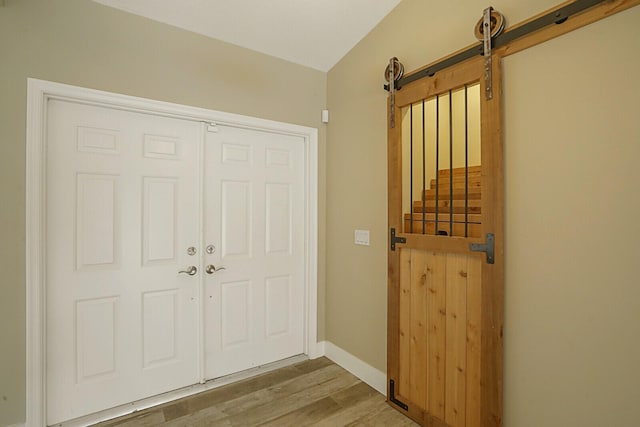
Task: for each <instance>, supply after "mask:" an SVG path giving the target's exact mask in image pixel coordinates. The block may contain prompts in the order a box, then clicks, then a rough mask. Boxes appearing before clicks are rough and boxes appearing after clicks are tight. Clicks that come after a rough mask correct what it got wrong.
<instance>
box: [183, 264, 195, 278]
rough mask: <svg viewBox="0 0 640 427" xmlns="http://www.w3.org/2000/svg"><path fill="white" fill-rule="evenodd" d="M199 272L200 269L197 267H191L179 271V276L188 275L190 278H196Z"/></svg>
mask: <svg viewBox="0 0 640 427" xmlns="http://www.w3.org/2000/svg"><path fill="white" fill-rule="evenodd" d="M197 272H198V267H196V266H195V265H190V266H189V267H187V268H186V269H184V270H180V271H178V274H188V275H189V276H195V275H196V273H197Z"/></svg>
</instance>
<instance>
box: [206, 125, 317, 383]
mask: <svg viewBox="0 0 640 427" xmlns="http://www.w3.org/2000/svg"><path fill="white" fill-rule="evenodd" d="M303 160H304V146H303V144H301V143H300V140H299V139H298V137H294V136H287V135H279V134H272V133H266V132H261V131H256V130H249V129H242V128H234V127H228V126H218V129H217V132H210V133H208V134H207V136H206V140H205V244H211V245H214V246H215V247H216V251H215V252H214V253H213V254H211V255H208V254H207V255H205V264H207V265H209V264H210V265H213V266H215V267H216V268H220V267H224V270H218V271H216V272H214V273H212V274H207V275H206V276H205V278H204V279H205V312H206V318H205V326H204V331H205V351H206V354H205V377H206V378H207V379H211V378H217V377H220V376H222V375H227V374H230V373H232V372H237V371H240V370H243V369H248V368H251V367H254V366H258V365H262V364H265V363H269V362H273V361H275V360H279V359H283V358H286V357H289V356H293V355H296V354H300V353H302V352H303V339H304V336H303V328H304V321H303V316H304V304H303V302H304V247H303V245H304V169H303V165H304V161H303ZM218 212H219V213H220V214H219V215H218Z"/></svg>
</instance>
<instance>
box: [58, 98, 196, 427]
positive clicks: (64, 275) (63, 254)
mask: <svg viewBox="0 0 640 427" xmlns="http://www.w3.org/2000/svg"><path fill="white" fill-rule="evenodd" d="M47 136H48V141H47V147H48V148H47V289H46V293H47V338H48V339H47V384H48V390H47V401H48V404H47V407H48V416H47V420H48V422H49V423H56V422H60V421H63V420H68V419H72V418H76V417H78V416H82V415H85V414H88V413H92V412H96V411H98V410H102V409H106V408H109V407H113V406H117V405H120V404H123V403H128V402H131V401H134V400H137V399H140V398H144V397H147V396H150V395H155V394H159V393H162V392H166V391H169V390H173V389H177V388H180V387H183V386H186V385H190V384H193V383H195V382H197V379H198V372H197V366H198V339H197V325H198V317H197V316H198V301H197V298H198V291H197V290H198V283H197V280H198V278H197V276H196V277H190V276H187V275H178V274H177V272H178V270H179V269H181V268H183V267H185V266H186V265H190V264H195V265H198V259H197V257H190V256H188V255H187V253H186V248H187V247H189V246H198V242H199V230H198V225H197V221H196V220H194V218H197V217H198V210H197V209H198V198H197V194H198V188H197V187H198V165H197V153H198V150H199V148H198V147H199V144H200V140H201V131H200V125H199V124H198V123H193V122H188V121H182V120H174V119H167V118H160V117H156V116H151V115H145V114H138V113H132V112H125V111H119V110H113V109H107V108H101V107H95V106H88V105H82V104H76V103H72V102H63V101H50V102H49V104H48V130H47Z"/></svg>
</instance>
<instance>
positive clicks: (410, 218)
mask: <svg viewBox="0 0 640 427" xmlns="http://www.w3.org/2000/svg"><path fill="white" fill-rule="evenodd" d="M409 115H410V117H409V127H410V128H411V130H410V132H409V151H410V153H409V158H410V161H409V163H410V166H409V173H410V174H411V175H410V177H409V192H410V194H411V195H410V196H409V233H413V104H411V107H410V108H409Z"/></svg>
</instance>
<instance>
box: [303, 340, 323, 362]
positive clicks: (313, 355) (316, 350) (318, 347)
mask: <svg viewBox="0 0 640 427" xmlns="http://www.w3.org/2000/svg"><path fill="white" fill-rule="evenodd" d="M325 342H326V341H320V342H317V343H315V344H314V345H310V346H309V349H308V352H307V357H308V358H309V359H317V358H318V357H322V356H324V355H325V345H324V343H325Z"/></svg>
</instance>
